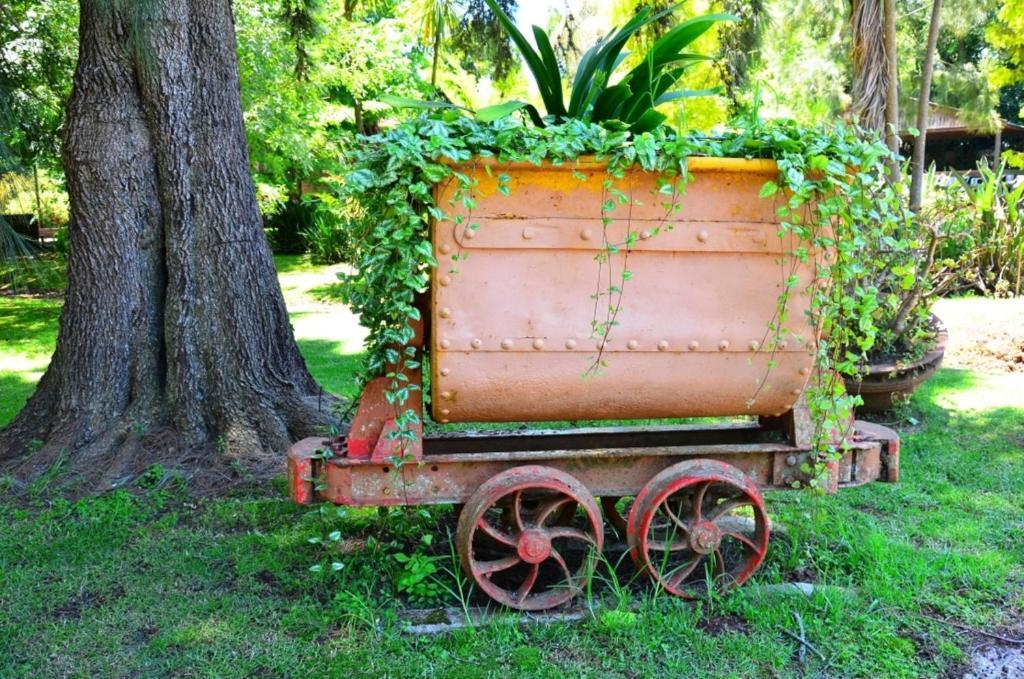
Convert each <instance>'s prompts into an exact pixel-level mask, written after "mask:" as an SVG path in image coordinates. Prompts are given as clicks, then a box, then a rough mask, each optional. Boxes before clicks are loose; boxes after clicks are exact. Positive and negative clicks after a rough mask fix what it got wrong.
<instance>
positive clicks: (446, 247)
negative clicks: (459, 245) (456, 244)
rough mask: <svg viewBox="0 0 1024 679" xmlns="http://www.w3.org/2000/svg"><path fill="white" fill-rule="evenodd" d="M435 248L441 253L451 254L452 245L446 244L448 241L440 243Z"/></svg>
mask: <svg viewBox="0 0 1024 679" xmlns="http://www.w3.org/2000/svg"><path fill="white" fill-rule="evenodd" d="M437 249H438V250H439V251H440V252H441V254H442V255H447V254H451V251H452V246H451V245H448V243H441V245H440V246H439V247H438V248H437Z"/></svg>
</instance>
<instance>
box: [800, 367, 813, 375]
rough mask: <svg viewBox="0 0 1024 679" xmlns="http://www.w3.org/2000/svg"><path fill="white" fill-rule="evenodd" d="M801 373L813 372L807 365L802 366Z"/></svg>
mask: <svg viewBox="0 0 1024 679" xmlns="http://www.w3.org/2000/svg"><path fill="white" fill-rule="evenodd" d="M800 374H801V375H810V374H811V369H810V368H807V367H804V368H800Z"/></svg>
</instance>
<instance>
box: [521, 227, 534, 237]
mask: <svg viewBox="0 0 1024 679" xmlns="http://www.w3.org/2000/svg"><path fill="white" fill-rule="evenodd" d="M523 238H524V239H526V240H530V239H531V238H533V229H531V228H530V227H526V228H525V229H523Z"/></svg>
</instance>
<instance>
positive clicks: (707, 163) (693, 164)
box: [441, 154, 779, 175]
mask: <svg viewBox="0 0 1024 679" xmlns="http://www.w3.org/2000/svg"><path fill="white" fill-rule="evenodd" d="M441 162H443V163H444V164H445V165H448V166H451V167H469V166H477V167H494V168H502V169H509V170H517V171H520V172H522V171H529V170H551V169H563V170H603V169H606V168H607V167H608V159H607V158H606V157H603V158H599V157H598V156H595V155H592V154H590V155H582V156H578V157H577V158H576V159H575V160H567V161H565V162H562V163H555V162H552V161H550V160H544V161H542V162H541V163H540V164H536V163H533V162H531V161H529V160H501V159H499V158H498V157H496V156H475V157H474V158H473V159H472V160H454V159H452V158H444V159H442V161H441ZM686 168H687V170H689V171H691V172H692V171H694V170H696V171H701V172H741V173H746V174H770V175H777V174H778V172H779V164H778V163H777V162H776V161H775V160H774V159H772V158H719V157H713V156H688V157H687V159H686Z"/></svg>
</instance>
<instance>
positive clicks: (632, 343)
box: [626, 340, 640, 351]
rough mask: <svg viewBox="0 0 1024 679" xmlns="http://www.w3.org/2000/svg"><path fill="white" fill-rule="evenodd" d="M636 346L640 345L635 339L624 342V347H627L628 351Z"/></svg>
mask: <svg viewBox="0 0 1024 679" xmlns="http://www.w3.org/2000/svg"><path fill="white" fill-rule="evenodd" d="M638 346H640V343H639V342H637V341H636V340H629V341H628V342H626V348H627V349H629V350H630V351H633V350H634V349H636V348H637V347H638Z"/></svg>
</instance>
